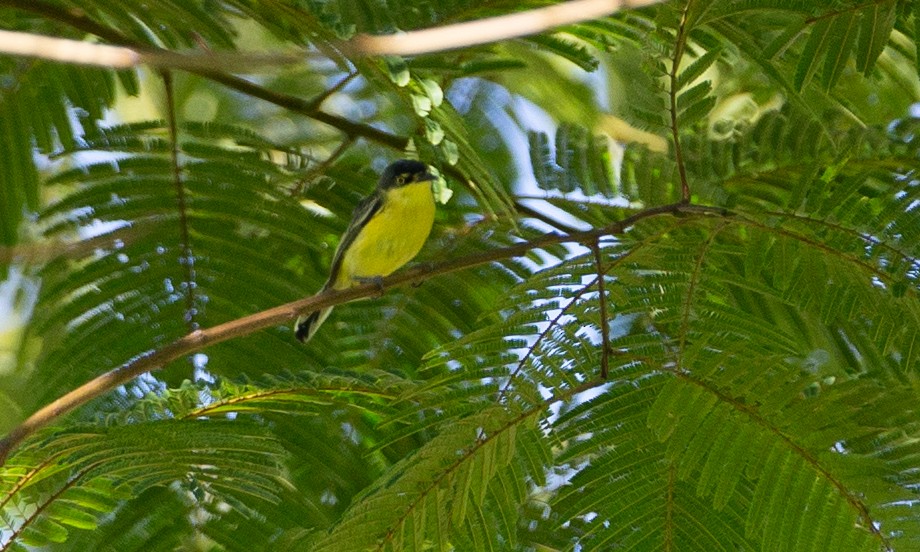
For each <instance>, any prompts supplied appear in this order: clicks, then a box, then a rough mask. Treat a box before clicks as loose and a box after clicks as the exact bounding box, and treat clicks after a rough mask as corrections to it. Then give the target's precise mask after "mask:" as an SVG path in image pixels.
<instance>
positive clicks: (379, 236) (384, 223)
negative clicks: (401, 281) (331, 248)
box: [333, 181, 434, 289]
mask: <svg viewBox="0 0 920 552" xmlns="http://www.w3.org/2000/svg"><path fill="white" fill-rule="evenodd" d="M384 193H385V195H384V199H383V205H382V206H381V207H380V210H379V211H378V212H377V213H375V214H374V216H372V217H371V219H370V220H369V221H368V222H367V224H365V226H364V228H362V229H361V231H360V232H359V233H358V235H357V236H356V237H355V240H354V242H352V244H351V245H350V246H349V247H348V251H347V252H346V253H345V255H344V256H343V257H342V266H341V269H340V271H339V274H338V277H337V278H336V280H335V285H334V286H333V287H335V288H336V289H342V288H347V287H350V286H352V285H354V284H355V283H358V282H356V280H358V279H362V278H363V279H367V278H375V277H378V276H379V277H382V276H389V275H390V274H391V273H392V272H393V271H395V270H396V269H398V268H399V267H401V266H403V265H404V264H406V263H407V262H409V261H410V260H412V258H413V257H415V255H416V254H418V252H419V251H420V250H421V249H422V246H423V245H424V244H425V240H427V239H428V234H430V233H431V226H432V224H433V223H434V195H433V194H432V192H431V182H427V181H426V182H417V183H414V184H408V185H405V186H401V187H399V188H393V189H390V190H386V191H385V192H384Z"/></svg>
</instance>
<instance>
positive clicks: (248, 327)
mask: <svg viewBox="0 0 920 552" xmlns="http://www.w3.org/2000/svg"><path fill="white" fill-rule="evenodd" d="M682 213H683V214H697V215H708V216H712V215H715V216H727V214H728V213H727V212H726V211H725V210H724V209H721V208H717V207H707V206H702V205H687V204H684V203H672V204H668V205H660V206H657V207H650V208H648V209H645V210H642V211H639V212H637V213H634V214H633V215H631V216H629V217H626V218H625V219H623V220H622V221H619V222H615V223H613V224H610V225H608V226H606V227H603V228H595V229H592V230H589V231H585V232H578V233H573V234H568V235H559V234H547V235H544V236H542V237H540V238H537V239H535V240H532V241H529V242H522V243H518V244H515V245H511V246H508V247H503V248H501V249H495V250H492V251H485V252H482V253H477V254H475V255H469V256H467V257H461V258H459V259H454V260H451V261H446V262H443V263H438V264H433V265H432V264H426V265H421V266H418V267H416V268H413V269H410V270H406V271H403V272H400V273H397V274H395V275H392V276H389V277H387V278H384V279H383V280H382V281H380V282H371V283H367V284H362V285H359V286H355V287H353V288H349V289H344V290H328V291H324V292H322V293H318V294H316V295H313V296H311V297H307V298H305V299H300V300H297V301H293V302H291V303H287V304H284V305H281V306H278V307H274V308H271V309H268V310H264V311H262V312H258V313H256V314H251V315H249V316H244V317H243V318H239V319H237V320H232V321H230V322H225V323H223V324H219V325H217V326H214V327H211V328H206V329H203V330H196V331H193V332H191V333H189V334H188V335H185V336H183V337H181V338H179V339H177V340H176V341H173V342H172V343H170V344H168V345H166V346H165V347H163V348H161V349H157V350H151V351H145V352H143V353H141V354H139V355H137V356H136V357H134V358H133V359H131V360H129V361H127V362H125V363H124V364H122V365H121V366H119V367H118V368H114V369H112V370H110V371H108V372H106V373H104V374H102V375H100V376H97V377H95V378H93V379H92V380H90V381H88V382H87V383H84V384H83V385H81V386H80V387H78V388H76V389H74V390H73V391H70V392H68V393H65V394H64V395H62V396H60V397H58V398H57V399H55V400H54V401H52V402H51V403H50V404H48V405H46V406H44V407H42V408H40V409H39V410H38V411H36V412H35V413H34V414H32V415H31V416H29V417H28V418H27V419H26V420H25V421H23V422H22V423H21V424H19V425H18V426H16V427H15V428H13V429H12V430H11V431H10V432H9V433H8V434H7V435H6V437H4V438H3V439H2V440H0V465H2V464H3V463H4V462H5V461H6V458H7V456H8V455H9V453H10V452H11V451H12V450H13V449H15V448H16V447H17V446H19V445H20V444H21V443H22V441H23V440H24V439H26V438H27V437H29V436H30V435H32V434H34V433H35V432H36V431H38V430H39V429H41V428H43V427H45V426H47V425H48V424H50V423H51V422H53V421H55V420H56V419H58V418H60V417H61V416H63V415H65V414H67V413H68V412H70V411H72V410H74V409H75V408H77V407H79V406H82V405H84V404H86V403H87V402H89V401H91V400H93V399H95V398H96V397H99V396H100V395H102V394H103V393H106V392H108V391H111V390H112V389H115V388H116V387H118V386H119V385H123V384H125V383H127V382H129V381H131V380H132V379H134V378H136V377H138V376H140V375H141V374H144V373H147V372H150V371H154V370H159V369H160V368H162V367H163V366H165V365H166V364H168V363H169V362H172V361H173V360H176V359H177V358H180V357H182V356H184V355H187V354H190V353H193V352H196V351H200V350H202V349H204V348H206V347H209V346H211V345H214V344H217V343H221V342H223V341H227V340H230V339H233V338H236V337H242V336H245V335H249V334H251V333H254V332H256V331H259V330H263V329H265V328H270V327H272V326H276V325H279V324H285V323H287V322H289V321H290V320H292V319H294V318H295V317H297V316H299V315H300V314H302V313H304V312H312V311H315V310H319V309H322V308H325V307H331V306H333V305H338V304H341V303H346V302H348V301H353V300H355V299H361V298H364V297H370V296H373V295H378V294H379V293H381V292H382V291H383V290H386V289H390V288H393V287H398V286H403V285H406V284H419V283H421V282H424V281H425V280H428V279H430V278H433V277H435V276H440V275H443V274H449V273H452V272H458V271H460V270H466V269H469V268H473V267H476V266H481V265H484V264H488V263H491V262H495V261H502V260H506V259H510V258H514V257H520V256H522V255H525V254H527V253H528V252H529V251H531V250H533V249H538V248H541V247H546V246H548V245H554V244H558V243H572V242H578V243H585V244H590V243H591V242H593V241H594V240H596V239H597V238H598V237H599V236H604V235H610V234H622V233H623V232H625V231H626V230H627V229H629V228H630V227H632V226H633V225H635V224H636V223H638V222H640V221H642V220H645V219H648V218H652V217H656V216H662V215H677V214H682Z"/></svg>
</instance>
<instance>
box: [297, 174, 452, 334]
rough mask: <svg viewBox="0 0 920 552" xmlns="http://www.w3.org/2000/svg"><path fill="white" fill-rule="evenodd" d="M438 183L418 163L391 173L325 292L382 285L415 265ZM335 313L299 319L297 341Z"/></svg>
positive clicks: (363, 209)
mask: <svg viewBox="0 0 920 552" xmlns="http://www.w3.org/2000/svg"><path fill="white" fill-rule="evenodd" d="M437 180H438V179H437V177H435V176H434V175H432V174H431V173H430V172H428V167H427V166H425V164H423V163H420V162H418V161H410V160H407V159H403V160H400V161H396V162H395V163H393V164H391V165H390V166H389V167H387V168H386V170H385V171H383V174H382V175H381V176H380V182H379V183H378V184H377V189H375V190H374V192H373V193H372V194H371V195H369V196H368V197H366V198H364V199H363V200H361V202H360V203H359V204H358V206H357V207H356V208H355V212H354V214H353V215H352V218H351V222H350V223H349V224H348V228H347V229H346V230H345V234H344V235H343V236H342V240H341V241H340V242H339V247H338V249H336V251H335V256H334V257H333V259H332V267H331V268H330V270H329V279H328V280H326V284H325V285H324V286H323V289H322V290H321V291H326V290H329V289H346V288H349V287H352V286H355V285H359V284H364V283H367V282H373V281H379V280H380V278H383V277H384V276H389V275H390V274H391V273H392V272H393V271H395V270H396V269H398V268H399V267H401V266H403V265H404V264H406V263H407V262H409V261H410V260H412V258H413V257H415V255H416V254H417V253H418V252H419V250H421V248H422V245H424V244H425V240H427V239H428V234H430V233H431V226H432V224H433V223H434V205H435V195H434V192H433V189H432V186H433V185H434V183H435V182H436V181H437ZM330 312H332V307H328V308H325V309H320V310H318V311H314V312H311V313H310V314H308V315H306V316H302V317H300V318H298V319H297V323H296V324H295V326H294V329H295V335H296V336H297V339H299V340H300V341H302V342H306V341H308V340H309V339H310V338H311V337H313V335H314V334H315V333H316V330H317V329H318V328H319V326H320V325H321V324H322V323H323V322H324V321H325V320H326V318H327V317H328V316H329V313H330Z"/></svg>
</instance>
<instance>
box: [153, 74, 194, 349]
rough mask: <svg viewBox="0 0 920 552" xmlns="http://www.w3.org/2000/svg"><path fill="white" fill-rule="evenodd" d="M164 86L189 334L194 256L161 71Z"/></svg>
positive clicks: (169, 96)
mask: <svg viewBox="0 0 920 552" xmlns="http://www.w3.org/2000/svg"><path fill="white" fill-rule="evenodd" d="M161 75H162V77H163V86H164V88H165V89H166V120H167V122H168V125H169V140H170V142H172V148H170V155H171V157H170V162H171V163H172V172H173V174H172V176H173V186H174V187H175V189H176V210H177V211H178V212H179V242H180V243H179V247H180V249H181V251H180V253H179V263H180V264H181V265H182V267H183V270H184V272H185V274H184V276H183V278H184V280H185V323H186V325H187V326H188V329H189V331H190V332H192V331H195V330H197V329H198V324H197V323H196V322H195V255H194V254H193V253H192V243H191V240H190V238H189V228H188V226H189V222H188V208H187V202H186V200H185V182H183V181H182V164H181V160H180V158H179V157H180V155H179V154H180V151H179V149H180V148H179V125H178V123H177V122H176V103H175V102H176V98H175V94H174V91H173V79H172V73H171V72H169V71H162V72H161Z"/></svg>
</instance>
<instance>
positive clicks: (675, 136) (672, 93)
mask: <svg viewBox="0 0 920 552" xmlns="http://www.w3.org/2000/svg"><path fill="white" fill-rule="evenodd" d="M692 3H693V0H687V5H686V6H684V13H683V14H682V15H681V18H680V26H679V27H678V29H677V36H676V37H674V58H673V59H672V61H671V73H670V74H669V75H668V76H669V77H670V86H669V90H668V97H669V99H670V102H671V105H670V107H669V110H670V112H671V139H672V140H673V141H674V160H675V162H676V163H677V172H678V173H679V174H680V197H681V200H682V201H683V202H684V203H689V202H690V185H689V184H688V183H687V168H686V167H685V166H684V149H683V147H682V146H681V145H680V129H679V127H678V125H677V92H678V90H677V69H678V67H679V66H680V61H681V59H683V57H684V48H685V47H686V46H687V12H688V11H689V10H690V5H691V4H692Z"/></svg>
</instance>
